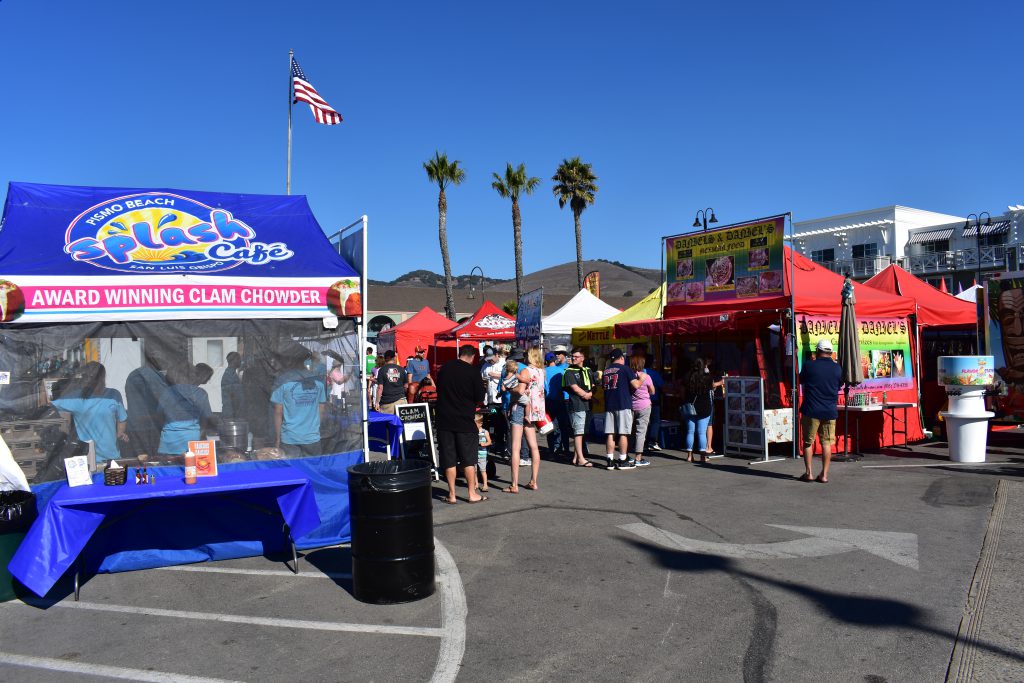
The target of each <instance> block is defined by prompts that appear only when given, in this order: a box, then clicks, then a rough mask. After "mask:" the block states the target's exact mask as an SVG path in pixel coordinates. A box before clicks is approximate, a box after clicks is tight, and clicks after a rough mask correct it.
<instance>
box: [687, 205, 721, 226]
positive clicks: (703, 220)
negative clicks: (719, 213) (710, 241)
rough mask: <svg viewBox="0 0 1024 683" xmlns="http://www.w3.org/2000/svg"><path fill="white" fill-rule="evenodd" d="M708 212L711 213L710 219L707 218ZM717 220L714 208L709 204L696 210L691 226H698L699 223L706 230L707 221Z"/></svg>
mask: <svg viewBox="0 0 1024 683" xmlns="http://www.w3.org/2000/svg"><path fill="white" fill-rule="evenodd" d="M709 213H710V214H711V220H708V214H709ZM717 222H718V219H717V218H715V210H714V209H712V208H711V207H710V206H709V207H708V208H706V209H701V210H700V211H698V212H697V215H696V216H695V217H694V219H693V227H695V228H699V227H700V226H701V225H703V226H704V229H705V230H707V229H708V223H717Z"/></svg>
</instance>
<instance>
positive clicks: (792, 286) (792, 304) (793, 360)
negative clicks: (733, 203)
mask: <svg viewBox="0 0 1024 683" xmlns="http://www.w3.org/2000/svg"><path fill="white" fill-rule="evenodd" d="M786 216H787V217H789V297H790V299H789V329H790V332H791V333H792V337H791V340H792V341H791V343H792V349H791V351H792V355H790V365H791V368H790V369H791V373H790V375H791V377H790V382H791V384H790V396H791V401H792V404H793V458H794V459H796V458H797V457H799V456H798V455H797V441H798V440H799V439H800V407H799V406H798V405H797V391H796V366H797V364H798V361H799V353H800V346H799V345H798V344H797V336H796V334H797V333H796V259H795V258H793V256H794V254H793V251H794V250H795V249H796V245H795V244H794V243H793V212H792V211H791V212H789V213H787V214H786ZM782 256H783V259H782V262H783V266H785V262H786V259H785V256H786V248H785V246H783V248H782ZM783 343H785V339H783Z"/></svg>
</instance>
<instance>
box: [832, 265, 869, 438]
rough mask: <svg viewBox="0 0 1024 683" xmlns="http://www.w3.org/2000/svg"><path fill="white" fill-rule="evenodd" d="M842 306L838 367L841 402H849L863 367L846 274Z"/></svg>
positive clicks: (847, 431) (847, 430) (853, 298)
mask: <svg viewBox="0 0 1024 683" xmlns="http://www.w3.org/2000/svg"><path fill="white" fill-rule="evenodd" d="M842 299H843V307H842V313H841V314H840V316H839V358H838V360H839V368H840V370H842V382H843V402H844V403H845V404H846V405H849V404H850V387H852V386H856V385H858V384H860V383H861V382H863V381H864V369H863V367H862V366H861V364H860V339H859V338H858V337H857V311H856V306H857V295H856V294H855V293H854V291H853V280H851V279H850V275H849V274H847V275H846V280H845V281H844V282H843V292H842ZM843 412H844V413H845V415H846V424H845V428H844V429H845V431H844V434H845V435H846V457H847V458H848V457H850V411H848V410H844V411H843Z"/></svg>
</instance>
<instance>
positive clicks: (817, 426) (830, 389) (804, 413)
mask: <svg viewBox="0 0 1024 683" xmlns="http://www.w3.org/2000/svg"><path fill="white" fill-rule="evenodd" d="M814 356H815V357H814V360H812V361H810V362H809V363H805V364H804V367H803V368H802V369H801V370H800V393H801V395H802V400H801V402H800V428H801V430H802V431H803V434H804V473H803V474H802V475H800V481H812V480H813V481H818V482H821V483H822V484H826V483H828V466H829V463H831V462H832V443H833V441H835V438H836V418H837V417H839V409H838V408H837V407H836V406H837V403H838V401H839V384H840V382H841V381H842V376H843V373H842V370H840V369H839V364H838V363H836V362H835V360H834V359H833V358H832V342H830V341H829V340H828V339H821V340H819V341H818V345H817V347H816V348H815V354H814ZM819 435H820V437H821V462H822V467H821V474H819V475H818V477H817V478H816V479H815V478H814V472H813V465H814V437H816V436H819Z"/></svg>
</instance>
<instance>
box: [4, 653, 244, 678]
mask: <svg viewBox="0 0 1024 683" xmlns="http://www.w3.org/2000/svg"><path fill="white" fill-rule="evenodd" d="M0 664H10V665H11V666H23V667H26V668H30V669H46V670H47V671H64V672H66V673H73V674H84V675H86V676H105V677H106V678H118V679H121V680H125V681H147V682H151V683H233V682H232V681H228V680H226V679H223V678H206V677H203V676H187V675H185V674H174V673H166V672H163V671H145V670H143V669H128V668H125V667H120V666H105V665H103V664H86V663H85V662H69V661H66V660H63V659H51V658H49V657H28V656H25V655H14V654H9V653H6V652H0Z"/></svg>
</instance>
